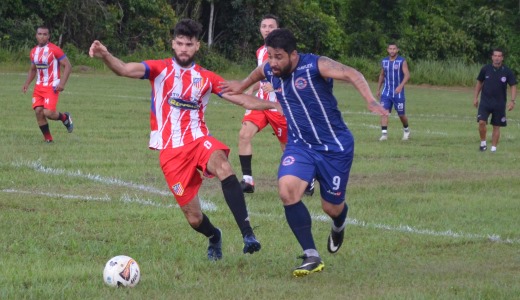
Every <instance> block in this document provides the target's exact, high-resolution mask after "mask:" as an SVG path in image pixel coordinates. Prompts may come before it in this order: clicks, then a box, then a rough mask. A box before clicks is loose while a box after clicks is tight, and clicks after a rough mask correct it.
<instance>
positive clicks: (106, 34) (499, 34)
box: [0, 0, 520, 73]
mask: <svg viewBox="0 0 520 300" xmlns="http://www.w3.org/2000/svg"><path fill="white" fill-rule="evenodd" d="M267 13H272V14H275V15H277V16H278V17H279V18H280V20H281V24H280V25H281V27H286V28H289V29H291V30H292V31H293V32H294V33H295V36H296V37H297V39H298V46H299V50H300V51H301V52H313V53H318V54H321V55H326V56H329V57H331V58H333V59H337V60H339V61H342V62H346V63H348V61H349V59H351V58H352V57H363V58H369V59H378V58H380V57H381V56H383V55H386V51H385V49H386V45H387V43H388V42H389V41H394V42H397V43H398V45H399V47H400V49H401V53H403V54H404V55H405V56H406V57H407V58H408V59H409V60H412V61H413V60H434V61H435V60H450V59H454V60H458V61H463V62H464V63H468V64H471V63H484V62H488V61H489V57H490V53H491V50H492V49H493V48H495V47H501V48H503V49H504V50H505V52H506V55H507V56H506V62H507V64H508V65H509V66H511V67H512V68H513V69H514V70H515V71H516V72H517V73H519V72H520V1H518V0H285V1H277V0H183V1H181V0H177V1H175V0H170V1H168V0H53V1H41V0H2V5H1V6H0V47H2V48H4V49H9V50H13V51H16V50H17V49H24V48H29V47H32V46H34V44H35V39H34V34H35V29H36V27H37V26H38V25H41V24H44V25H46V26H48V27H49V28H50V29H51V34H52V40H53V42H55V43H58V44H60V45H61V46H64V45H68V47H72V48H76V49H77V50H78V51H80V52H86V51H87V50H88V47H89V46H90V43H91V42H92V41H93V40H94V39H100V40H102V41H103V42H104V43H105V44H106V45H107V46H108V47H109V48H110V49H111V51H113V52H114V53H116V54H118V55H125V54H129V53H133V52H135V51H169V49H170V39H171V29H172V28H173V26H174V25H175V23H176V22H177V21H178V20H180V19H182V18H192V19H195V20H197V21H199V22H200V23H201V24H202V25H203V26H204V29H205V33H204V37H203V41H204V43H205V44H204V46H205V49H206V51H210V52H211V53H217V54H218V55H220V56H223V57H225V58H227V59H229V60H232V61H237V62H242V61H248V62H251V64H253V65H254V59H252V57H254V51H255V50H256V49H257V48H258V47H259V46H260V45H261V44H262V40H261V37H260V34H259V32H258V25H259V22H260V19H261V17H262V16H263V15H264V14H267ZM208 49H209V50H208Z"/></svg>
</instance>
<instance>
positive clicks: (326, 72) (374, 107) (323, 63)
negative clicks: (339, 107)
mask: <svg viewBox="0 0 520 300" xmlns="http://www.w3.org/2000/svg"><path fill="white" fill-rule="evenodd" d="M318 69H319V70H320V74H321V76H322V77H324V78H332V79H336V80H343V81H346V82H350V83H351V84H352V85H353V86H354V87H355V88H356V89H357V90H358V92H359V93H360V94H361V96H362V97H363V98H364V99H365V101H366V103H367V107H368V109H369V110H370V111H372V112H374V113H377V114H380V115H387V114H388V111H386V110H385V109H384V108H383V107H382V106H381V105H379V103H378V102H377V101H376V98H375V97H374V95H373V94H372V91H371V90H370V87H369V86H368V82H367V81H366V79H365V77H364V76H363V74H361V73H360V72H359V71H358V70H356V69H354V68H352V67H349V66H346V65H344V64H341V63H339V62H337V61H334V60H332V59H330V58H328V57H325V56H321V57H320V58H319V59H318Z"/></svg>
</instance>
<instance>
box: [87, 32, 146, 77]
mask: <svg viewBox="0 0 520 300" xmlns="http://www.w3.org/2000/svg"><path fill="white" fill-rule="evenodd" d="M88 54H89V55H90V57H95V58H99V59H101V60H103V63H105V65H106V66H107V67H108V68H109V69H110V70H112V72H114V73H116V74H117V75H119V76H124V77H129V78H142V77H143V76H144V74H145V71H146V68H145V66H144V65H143V64H142V63H134V62H132V63H124V62H123V61H122V60H120V59H119V58H117V57H115V56H113V55H112V54H111V53H110V52H108V49H107V47H105V45H103V44H102V43H101V42H100V41H97V40H96V41H94V42H93V43H92V45H91V46H90V50H89V52H88Z"/></svg>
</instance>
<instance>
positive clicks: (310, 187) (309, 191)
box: [304, 178, 315, 196]
mask: <svg viewBox="0 0 520 300" xmlns="http://www.w3.org/2000/svg"><path fill="white" fill-rule="evenodd" d="M314 181H315V179H314V178H313V179H312V181H311V183H309V185H307V188H306V189H305V192H304V194H305V196H312V195H314Z"/></svg>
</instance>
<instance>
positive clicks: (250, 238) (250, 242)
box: [243, 234, 262, 254]
mask: <svg viewBox="0 0 520 300" xmlns="http://www.w3.org/2000/svg"><path fill="white" fill-rule="evenodd" d="M260 248H262V245H260V242H259V241H258V240H257V239H256V237H255V235H254V234H248V235H246V236H245V237H244V249H243V252H244V254H246V253H250V254H253V253H255V252H257V251H260Z"/></svg>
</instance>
